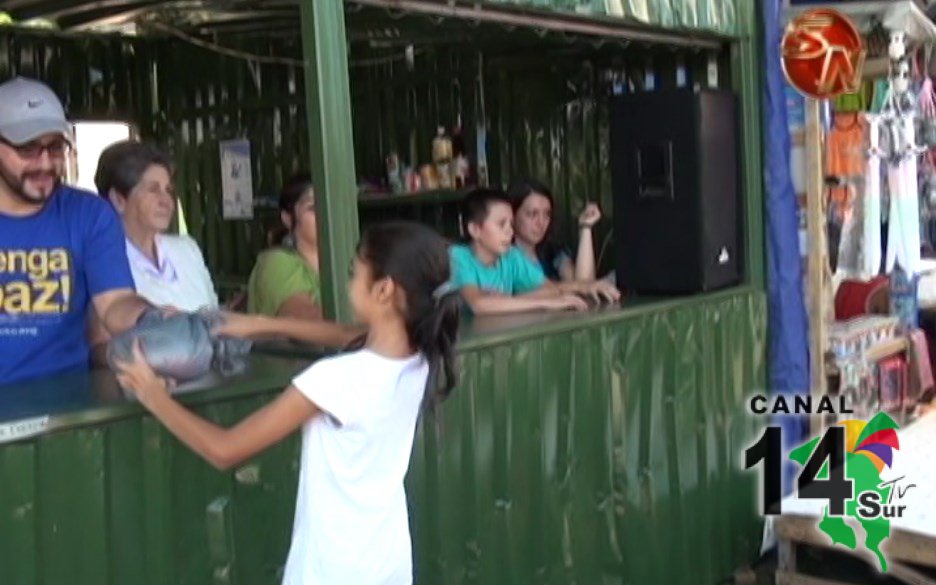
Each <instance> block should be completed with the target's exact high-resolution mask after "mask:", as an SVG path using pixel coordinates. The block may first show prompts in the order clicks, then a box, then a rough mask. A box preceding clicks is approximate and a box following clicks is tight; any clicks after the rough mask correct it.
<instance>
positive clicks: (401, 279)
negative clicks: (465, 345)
mask: <svg viewBox="0 0 936 585" xmlns="http://www.w3.org/2000/svg"><path fill="white" fill-rule="evenodd" d="M357 255H358V258H360V259H361V260H362V261H363V262H366V263H367V264H368V265H369V266H370V268H371V271H372V275H373V278H374V279H381V278H386V277H390V278H391V279H393V281H394V282H395V283H396V284H397V286H399V287H401V288H402V289H403V292H404V294H405V295H406V315H405V324H406V333H407V335H408V336H409V342H410V345H412V346H413V348H414V349H416V350H417V351H419V352H421V353H422V354H423V355H424V356H425V357H426V359H427V360H428V362H429V372H430V375H429V384H428V386H429V389H427V394H426V396H425V398H424V401H423V404H424V405H425V406H426V407H427V408H429V409H432V408H433V407H434V406H435V405H437V404H439V403H440V402H442V401H443V400H445V398H446V397H447V396H448V394H449V393H450V392H451V391H452V388H453V387H454V386H455V384H456V379H457V371H456V366H455V343H456V341H457V339H458V313H459V307H460V305H461V300H460V297H459V296H458V294H457V292H456V291H454V290H449V289H448V282H449V279H450V277H451V272H450V267H449V254H448V245H447V243H446V241H445V240H444V239H443V238H442V236H440V235H439V234H437V233H436V232H434V231H433V230H432V229H431V228H429V227H426V226H424V225H422V224H418V223H413V222H407V221H393V222H387V223H382V224H377V225H374V226H371V227H369V228H368V229H367V230H366V231H365V232H364V234H363V235H362V236H361V241H360V243H359V244H358V247H357ZM430 389H431V390H430Z"/></svg>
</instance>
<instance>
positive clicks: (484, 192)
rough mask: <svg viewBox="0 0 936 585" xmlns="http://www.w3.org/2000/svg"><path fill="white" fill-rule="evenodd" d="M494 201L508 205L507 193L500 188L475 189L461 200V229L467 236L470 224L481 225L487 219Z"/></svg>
mask: <svg viewBox="0 0 936 585" xmlns="http://www.w3.org/2000/svg"><path fill="white" fill-rule="evenodd" d="M495 203H504V204H506V205H510V199H509V198H508V197H507V194H506V193H504V192H503V191H501V190H500V189H475V190H473V191H471V192H470V193H468V195H466V196H465V199H464V200H462V205H461V210H462V230H463V231H464V233H465V237H468V226H469V225H470V224H475V225H481V224H482V223H484V220H486V219H487V216H488V213H489V212H490V211H491V206H492V205H493V204H495Z"/></svg>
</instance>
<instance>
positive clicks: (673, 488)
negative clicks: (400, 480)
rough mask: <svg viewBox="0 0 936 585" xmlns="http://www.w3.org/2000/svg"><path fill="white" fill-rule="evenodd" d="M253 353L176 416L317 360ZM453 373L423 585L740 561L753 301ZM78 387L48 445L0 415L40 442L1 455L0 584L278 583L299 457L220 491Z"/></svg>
mask: <svg viewBox="0 0 936 585" xmlns="http://www.w3.org/2000/svg"><path fill="white" fill-rule="evenodd" d="M270 351H273V352H276V353H278V354H280V355H279V356H270V355H255V356H253V360H252V363H251V367H250V370H249V371H248V372H247V373H246V374H245V375H243V376H241V377H238V378H236V379H234V380H231V381H228V382H225V383H224V384H223V387H214V386H217V384H214V385H212V384H211V383H209V384H208V386H209V388H208V389H204V390H201V391H192V392H190V393H186V394H185V396H184V397H183V400H184V401H186V402H187V403H189V404H190V405H191V406H192V407H194V408H196V409H197V410H199V411H200V412H201V413H202V414H203V415H206V416H208V417H210V418H212V419H214V420H216V421H219V422H222V423H226V424H230V423H233V422H235V421H236V420H238V419H239V418H241V417H243V416H244V415H245V414H247V413H248V412H250V411H251V410H253V409H255V408H257V407H258V406H260V405H262V404H264V403H265V402H267V401H268V400H269V399H270V398H271V397H272V396H273V395H274V394H275V392H277V391H278V390H279V389H280V388H281V387H282V386H283V385H284V384H286V383H287V382H288V380H289V378H290V376H291V375H292V374H293V373H295V372H296V371H298V370H299V369H300V368H301V367H302V366H303V365H304V364H306V363H308V362H309V361H310V360H311V359H312V358H311V357H310V356H305V357H303V354H304V351H305V350H302V349H301V348H297V347H285V348H284V347H279V348H272V349H270ZM284 355H292V356H293V357H283V356H284ZM461 363H462V370H463V380H462V383H461V384H460V386H459V388H458V389H457V390H456V392H455V393H454V394H453V396H452V397H451V398H450V399H449V400H448V401H447V402H446V403H445V404H444V405H443V406H442V408H441V409H440V410H439V411H438V412H437V414H436V415H430V416H426V417H425V418H424V419H423V420H422V422H421V424H420V427H419V429H418V431H417V437H416V443H415V448H414V453H413V460H412V465H411V469H410V473H409V475H408V478H407V487H408V492H409V497H410V507H411V527H412V532H413V541H414V554H415V556H416V570H417V580H418V583H424V584H449V583H451V584H456V583H458V584H461V583H484V584H490V583H504V584H520V583H524V584H525V583H555V584H566V583H581V584H587V585H592V584H599V583H600V584H606V583H607V584H610V583H620V584H625V583H628V584H630V583H633V584H640V585H642V584H671V583H672V584H680V583H685V584H690V583H691V584H699V583H715V582H717V581H719V580H721V579H722V578H723V577H725V576H727V575H728V574H730V572H731V571H732V570H733V569H734V568H735V567H736V566H738V565H739V564H741V563H744V562H747V561H749V560H751V559H752V558H753V557H754V555H755V554H756V552H757V549H758V546H759V537H760V523H759V521H758V519H757V516H756V506H755V491H754V476H752V475H750V474H745V473H744V472H742V471H740V466H739V461H740V458H741V454H742V452H743V450H744V448H745V447H746V446H747V445H748V442H749V441H750V439H751V438H752V436H753V435H754V431H755V429H754V428H753V425H754V422H753V421H752V420H751V419H750V418H749V417H747V416H745V415H744V403H745V401H744V397H745V396H746V395H747V394H748V393H750V392H752V391H753V390H755V389H758V388H763V387H764V385H765V380H766V302H765V299H764V295H763V293H761V292H758V291H756V290H753V289H746V288H740V289H733V290H730V291H725V292H721V293H716V294H711V295H706V296H702V297H697V298H694V299H690V300H673V301H663V302H653V303H644V304H639V303H636V304H633V305H632V306H627V307H624V308H615V309H604V310H600V311H595V312H591V313H588V314H584V315H571V314H563V315H518V316H514V317H510V318H504V319H498V320H491V319H476V320H469V321H466V323H465V328H464V333H463V340H462V343H461ZM105 378H106V376H105ZM82 383H87V382H85V381H83V382H82ZM87 384H88V390H89V392H88V393H85V394H82V393H81V392H78V393H77V394H78V395H79V397H80V396H82V395H83V396H84V397H85V399H86V400H87V402H85V403H84V404H82V403H81V401H80V400H75V401H73V402H72V403H71V406H70V407H67V408H65V409H63V411H62V412H57V413H53V414H52V416H50V417H49V419H48V421H46V425H47V426H46V427H45V428H44V429H42V428H33V427H29V426H28V425H26V426H23V425H22V423H23V421H24V420H25V421H26V422H29V421H30V420H33V421H34V420H35V418H36V417H35V416H34V415H36V414H37V413H36V412H29V411H28V410H26V411H22V412H21V416H15V417H12V418H10V417H4V416H0V428H4V427H3V425H6V427H5V428H7V429H8V431H7V432H8V438H9V436H10V435H9V433H11V432H13V431H10V430H9V429H10V428H12V426H15V424H19V425H20V429H19V431H18V432H21V433H25V432H29V431H33V432H36V433H38V434H36V435H34V436H31V437H25V436H24V437H22V438H20V440H17V441H13V442H9V441H7V442H6V443H5V444H0V486H2V488H0V583H2V584H3V585H33V584H42V585H52V584H59V583H62V584H65V583H68V584H69V585H83V584H88V585H92V584H93V585H111V584H112V585H118V584H119V585H123V584H134V585H136V584H140V585H157V584H158V585H168V584H207V583H240V584H249V585H256V584H266V583H271V584H272V583H277V582H278V579H279V575H280V571H281V567H282V564H283V562H284V561H285V555H286V551H287V548H288V544H289V535H290V531H291V525H292V524H291V523H292V513H293V506H294V500H295V489H296V477H297V468H296V465H297V455H298V441H297V440H296V438H294V439H292V440H290V441H287V442H285V443H283V444H281V445H279V446H277V447H275V448H273V449H271V450H270V451H268V452H267V453H264V454H263V455H262V456H260V457H258V458H257V459H255V460H254V461H251V462H250V463H248V464H247V465H245V466H243V467H241V468H239V469H237V470H235V471H233V472H229V473H219V472H216V471H214V470H213V469H211V468H210V467H209V466H208V465H207V464H205V463H204V462H202V461H201V460H199V459H198V458H197V457H196V456H195V455H193V454H192V453H191V452H189V451H188V450H187V449H185V448H184V447H182V446H181V445H180V444H179V443H178V442H177V441H175V439H173V438H172V437H171V436H170V435H168V434H167V433H166V431H164V430H163V429H162V428H161V427H160V426H159V424H158V423H156V421H154V420H153V419H152V418H151V417H149V416H148V415H146V414H145V413H143V412H142V411H141V409H140V408H139V406H138V405H135V404H133V403H128V402H125V401H123V400H122V399H120V397H119V395H116V394H114V393H113V392H112V391H111V390H109V389H108V385H107V384H106V383H104V384H102V383H101V379H98V380H96V381H94V382H91V383H87ZM38 414H41V413H38ZM40 418H41V417H40ZM2 441H3V439H2V437H0V442H2Z"/></svg>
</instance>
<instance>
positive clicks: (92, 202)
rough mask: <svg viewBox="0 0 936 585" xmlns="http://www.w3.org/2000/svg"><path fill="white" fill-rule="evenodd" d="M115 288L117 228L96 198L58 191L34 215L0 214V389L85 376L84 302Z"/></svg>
mask: <svg viewBox="0 0 936 585" xmlns="http://www.w3.org/2000/svg"><path fill="white" fill-rule="evenodd" d="M122 288H129V289H133V276H132V274H131V273H130V266H129V264H128V262H127V252H126V244H125V239H124V231H123V226H122V225H121V223H120V219H119V218H118V217H117V214H116V212H115V211H114V209H113V208H112V207H111V206H110V204H108V203H107V202H106V201H104V200H103V199H101V198H100V197H97V196H95V195H93V194H91V193H86V192H84V191H79V190H77V189H73V188H71V187H66V186H60V187H59V188H58V189H57V190H56V192H55V193H54V194H53V195H52V197H51V198H50V199H49V201H48V202H47V203H46V205H45V206H44V207H43V208H42V210H41V211H40V212H38V213H36V214H34V215H31V216H27V217H13V216H8V215H3V214H2V213H0V384H6V383H10V382H15V381H18V380H25V379H28V378H34V377H37V376H44V375H49V374H54V373H57V372H61V371H64V370H68V369H74V368H87V364H88V359H89V347H88V341H87V338H86V335H85V318H86V316H87V313H88V307H89V304H90V302H91V299H92V297H94V296H95V295H98V294H100V293H104V292H107V291H111V290H115V289H122Z"/></svg>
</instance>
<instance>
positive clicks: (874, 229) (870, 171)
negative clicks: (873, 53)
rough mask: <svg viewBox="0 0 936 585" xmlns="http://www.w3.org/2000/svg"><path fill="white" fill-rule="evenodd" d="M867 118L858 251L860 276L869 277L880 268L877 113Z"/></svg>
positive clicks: (879, 186)
mask: <svg viewBox="0 0 936 585" xmlns="http://www.w3.org/2000/svg"><path fill="white" fill-rule="evenodd" d="M866 119H867V121H868V142H869V146H870V147H869V148H868V163H867V165H866V167H865V180H864V189H865V196H864V198H863V202H864V205H863V209H862V230H861V231H862V236H861V239H862V241H863V242H864V250H863V254H862V266H861V278H862V279H863V280H869V279H871V278H873V277H874V276H876V275H877V273H878V271H879V270H880V269H881V148H880V133H881V125H880V117H879V116H877V115H875V114H869V115H868V116H867V117H866Z"/></svg>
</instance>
